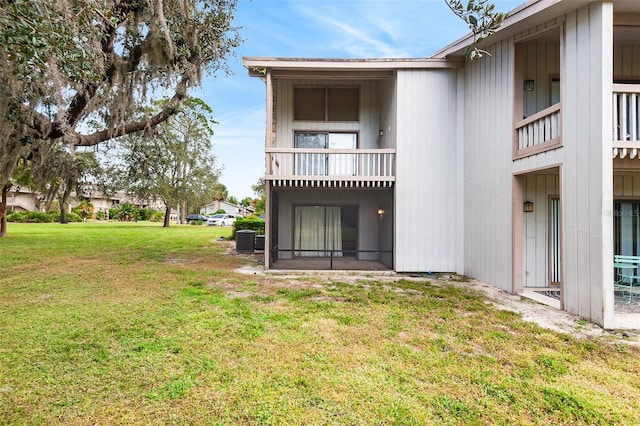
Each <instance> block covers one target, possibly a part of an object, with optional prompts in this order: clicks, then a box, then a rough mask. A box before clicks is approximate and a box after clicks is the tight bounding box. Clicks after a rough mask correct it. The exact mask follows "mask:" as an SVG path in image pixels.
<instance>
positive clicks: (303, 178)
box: [266, 148, 396, 186]
mask: <svg viewBox="0 0 640 426" xmlns="http://www.w3.org/2000/svg"><path fill="white" fill-rule="evenodd" d="M266 154H267V174H266V178H267V179H268V180H272V181H280V182H288V184H291V183H292V182H297V183H302V182H307V183H308V182H316V183H322V182H334V183H335V182H351V183H357V185H355V186H380V184H379V183H380V182H386V183H389V182H393V181H395V154H396V150H395V149H306V148H304V149H303V148H267V149H266ZM323 186H326V185H323ZM350 186H354V185H350ZM383 186H388V184H384V185H383Z"/></svg>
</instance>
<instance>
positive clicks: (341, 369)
mask: <svg viewBox="0 0 640 426" xmlns="http://www.w3.org/2000/svg"><path fill="white" fill-rule="evenodd" d="M9 232H10V237H9V238H6V239H0V271H2V273H1V274H0V419H1V420H0V424H52V423H57V424H61V423H62V424H87V423H92V424H93V423H95V424H248V425H249V424H251V425H252V424H310V425H312V424H345V425H350V424H402V425H429V424H437V425H449V424H451V425H458V424H504V425H510V424H576V425H581V424H583V425H592V424H596V425H597V424H602V425H604V424H639V423H640V415H639V414H638V413H640V361H639V360H640V356H639V355H640V351H638V349H637V348H636V347H633V346H629V345H620V344H612V343H611V342H607V341H604V340H599V339H595V338H591V339H584V340H578V339H574V338H572V337H571V336H568V335H565V334H559V333H555V332H552V331H549V330H545V329H541V328H539V327H537V326H536V325H534V324H531V323H527V322H524V321H522V319H521V318H520V316H519V315H518V314H516V313H513V312H508V311H499V310H497V309H496V308H495V307H493V306H492V305H490V304H487V303H485V302H484V300H483V299H482V298H481V297H480V296H479V295H478V294H475V293H473V292H470V291H467V290H465V289H462V288H460V287H455V286H447V285H445V286H440V285H436V284H435V283H434V282H430V281H428V280H427V279H425V280H424V281H403V280H400V281H398V282H396V283H389V282H377V281H373V280H372V279H368V280H362V281H355V282H329V281H328V280H327V279H326V278H324V277H322V276H313V277H302V279H295V278H291V277H287V276H280V277H274V276H260V275H252V276H251V277H250V278H249V277H247V276H244V275H240V274H236V273H235V272H234V270H235V268H237V267H238V266H241V265H242V262H243V261H242V260H241V259H240V258H237V257H234V256H230V255H227V254H226V253H227V250H228V247H229V246H228V245H229V244H232V243H229V242H226V241H218V238H219V237H220V236H226V234H228V233H229V232H230V231H229V230H228V229H224V228H219V227H198V226H172V227H170V228H169V229H163V228H162V227H161V226H160V225H158V224H148V223H141V222H139V223H77V224H69V225H64V226H63V225H58V224H10V225H9Z"/></svg>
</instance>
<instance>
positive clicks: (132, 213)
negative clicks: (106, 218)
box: [113, 203, 138, 222]
mask: <svg viewBox="0 0 640 426" xmlns="http://www.w3.org/2000/svg"><path fill="white" fill-rule="evenodd" d="M113 217H114V218H116V219H118V220H119V221H120V222H133V221H137V220H138V209H136V208H135V207H134V206H133V204H131V203H124V204H120V205H119V206H118V208H117V209H116V211H115V216H113Z"/></svg>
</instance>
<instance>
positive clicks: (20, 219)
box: [7, 212, 27, 223]
mask: <svg viewBox="0 0 640 426" xmlns="http://www.w3.org/2000/svg"><path fill="white" fill-rule="evenodd" d="M26 221H27V216H26V215H25V214H24V213H21V212H12V213H9V214H7V222H15V223H24V222H26Z"/></svg>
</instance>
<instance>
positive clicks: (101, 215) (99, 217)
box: [96, 211, 107, 220]
mask: <svg viewBox="0 0 640 426" xmlns="http://www.w3.org/2000/svg"><path fill="white" fill-rule="evenodd" d="M96 219H97V220H106V219H107V214H106V213H105V212H103V211H99V212H97V213H96Z"/></svg>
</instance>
